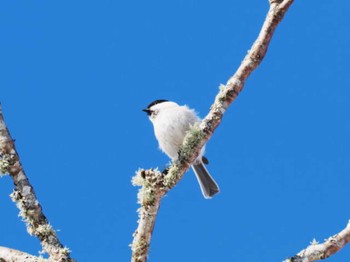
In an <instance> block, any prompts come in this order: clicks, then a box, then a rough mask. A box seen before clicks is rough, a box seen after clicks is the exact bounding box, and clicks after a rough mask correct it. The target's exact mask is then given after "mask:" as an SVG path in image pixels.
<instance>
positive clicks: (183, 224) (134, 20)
mask: <svg viewBox="0 0 350 262" xmlns="http://www.w3.org/2000/svg"><path fill="white" fill-rule="evenodd" d="M267 9H268V1H267V0H266V1H261V0H253V1H246V2H245V1H228V0H227V1H219V2H217V3H213V2H212V1H194V0H187V1H172V2H169V1H128V2H127V1H6V2H4V1H3V2H2V3H1V4H0V32H1V41H0V57H1V59H0V69H1V75H0V90H1V92H0V101H1V103H2V106H3V111H4V115H5V120H6V123H7V125H8V127H9V129H10V131H11V134H12V136H13V137H14V138H15V139H16V146H17V149H18V151H19V154H20V156H21V160H22V163H23V165H24V168H25V170H26V172H27V175H28V176H29V179H30V181H31V182H32V184H33V185H34V187H35V190H36V194H37V196H38V198H39V200H40V202H41V204H42V206H43V208H44V212H45V214H46V216H47V217H48V219H49V220H50V223H51V224H52V225H53V227H54V228H55V229H58V230H59V233H58V234H59V237H60V239H61V240H62V242H63V243H64V245H66V246H68V247H69V248H70V249H71V250H72V251H73V252H72V256H73V257H74V258H76V259H77V260H78V261H87V262H89V261H128V260H129V259H130V249H129V247H128V245H129V244H130V243H131V241H132V233H133V231H134V230H135V228H136V220H137V214H136V209H137V208H138V205H137V204H136V194H137V190H138V189H137V188H135V187H132V185H131V183H130V180H131V177H132V176H133V175H134V172H135V171H136V170H137V169H138V168H139V167H143V168H150V167H157V166H158V167H160V168H163V167H164V166H165V165H166V164H167V163H168V159H167V157H166V156H165V155H163V154H162V153H161V152H160V151H159V150H158V149H157V142H156V140H155V138H154V135H153V129H152V126H151V123H150V122H149V120H148V119H147V117H146V116H145V114H144V113H143V112H142V111H141V109H142V108H144V107H145V106H146V105H147V104H148V103H149V102H151V101H153V100H155V99H159V98H163V99H164V98H165V99H170V100H174V101H176V102H178V103H179V104H187V105H189V106H190V107H193V108H196V110H197V112H198V113H199V115H200V116H202V117H204V116H205V115H206V114H207V112H208V110H209V107H210V105H211V104H212V102H213V100H214V97H215V95H216V93H217V91H218V86H219V84H220V83H225V82H226V81H227V79H228V78H229V77H230V75H231V74H233V73H234V71H235V70H236V68H237V67H238V65H239V64H240V62H241V60H242V59H243V57H244V55H245V54H246V53H247V50H248V49H249V48H250V46H251V44H252V43H253V41H254V40H255V38H256V36H257V34H258V32H259V30H260V27H261V25H262V22H263V20H264V17H265V14H266V12H267ZM349 13H350V3H349V2H348V1H337V3H336V4H335V3H333V2H332V1H317V3H315V1H296V2H295V3H294V4H293V6H292V7H291V9H290V10H289V12H288V14H287V15H286V17H285V19H284V20H283V22H282V23H281V24H280V26H279V27H278V29H277V31H276V34H275V35H274V38H273V40H272V43H271V45H270V47H269V51H268V53H267V55H266V57H265V59H264V61H263V63H262V64H261V65H260V67H259V68H258V69H257V70H256V71H255V72H254V73H253V74H252V75H251V77H250V78H249V80H248V81H247V83H246V86H245V88H244V90H243V92H242V93H241V94H240V96H239V97H238V99H237V100H236V101H235V102H234V103H233V104H232V106H231V107H230V109H229V110H228V111H227V113H226V114H225V116H224V119H223V121H222V124H221V125H220V126H219V128H218V129H217V131H216V133H215V134H214V136H213V137H212V139H211V140H210V141H209V143H208V145H207V157H208V158H209V160H210V164H209V166H208V169H209V170H210V172H211V174H212V175H213V176H214V177H215V179H216V180H217V182H218V183H219V185H220V187H221V193H220V194H219V195H217V196H216V197H215V198H213V199H212V200H205V199H204V198H203V197H202V194H201V192H200V189H199V186H198V185H197V181H196V179H195V176H194V175H193V173H192V171H189V172H188V173H186V175H185V177H184V179H183V180H182V181H181V182H180V183H179V184H178V186H177V187H176V188H174V189H173V190H172V191H171V192H169V193H168V195H167V196H166V197H165V198H164V200H163V202H162V205H161V209H160V213H159V216H158V218H157V222H156V225H155V231H154V235H153V239H152V243H151V251H150V254H149V261H155V262H156V261H168V262H172V261H198V262H209V261H241V262H245V261H247V262H248V261H282V260H283V259H285V258H286V257H288V256H291V255H294V254H295V253H297V252H298V251H299V250H301V249H302V248H304V247H305V246H306V245H307V244H308V243H309V242H310V241H311V240H312V239H313V238H316V239H317V240H319V241H322V240H323V239H325V238H327V237H329V236H330V235H332V234H334V233H336V232H338V231H340V230H341V229H342V228H343V227H345V225H346V223H347V221H348V219H349V218H350V216H349V214H350V207H349V205H348V202H349V198H350V190H349V184H350V176H349V170H350V152H349V148H350V139H349V134H350V118H349V109H350V104H349V100H350V89H349V86H350V80H349V77H348V72H349V59H350V49H349V46H350V37H349V27H350V20H349V17H348V14H349ZM12 190H13V185H12V181H11V179H10V177H4V178H1V179H0V210H1V223H0V245H2V246H8V247H12V248H16V249H20V250H23V251H26V252H29V253H32V254H37V253H38V251H39V250H40V249H41V247H40V244H39V242H38V240H37V239H36V238H34V237H30V236H29V235H28V234H27V233H26V230H25V226H24V224H23V223H22V222H21V221H20V219H19V218H18V217H17V215H18V210H17V209H16V207H15V205H14V204H13V203H12V202H11V200H10V198H9V197H8V195H9V194H10V193H11V192H12ZM349 258H350V247H347V248H345V249H344V250H342V251H341V252H340V253H338V254H337V255H336V256H334V257H332V258H331V259H329V260H328V261H337V262H339V261H340V262H342V261H349Z"/></svg>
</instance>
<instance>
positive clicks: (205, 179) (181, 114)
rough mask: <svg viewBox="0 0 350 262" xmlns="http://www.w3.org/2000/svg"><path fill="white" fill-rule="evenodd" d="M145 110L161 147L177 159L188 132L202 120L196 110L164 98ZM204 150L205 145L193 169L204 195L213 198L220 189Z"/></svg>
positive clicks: (173, 158)
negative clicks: (206, 165)
mask: <svg viewBox="0 0 350 262" xmlns="http://www.w3.org/2000/svg"><path fill="white" fill-rule="evenodd" d="M143 111H144V112H146V113H147V115H148V116H149V119H150V120H151V122H152V124H153V127H154V133H155V136H156V138H157V140H158V143H159V148H160V149H161V150H162V151H163V152H164V153H165V154H167V155H168V156H169V157H170V158H171V159H172V160H176V159H177V158H178V154H179V150H180V147H181V145H182V142H183V140H184V137H185V135H186V132H187V131H188V130H189V129H190V128H191V127H192V126H193V125H194V124H195V123H198V122H200V119H199V117H198V116H197V115H196V113H195V111H194V110H192V109H190V108H188V107H187V106H186V105H185V106H179V105H178V104H176V103H175V102H171V101H168V100H164V99H160V100H155V101H153V102H152V103H150V104H149V105H148V106H147V108H146V109H143ZM204 150H205V146H203V148H202V150H201V152H200V154H199V156H198V157H197V159H196V160H195V161H194V163H193V165H192V169H193V171H194V173H195V174H196V177H197V180H198V182H199V185H200V187H201V190H202V193H203V195H204V197H205V198H211V197H212V196H214V195H215V194H216V193H218V192H220V190H219V187H218V185H217V184H216V182H215V180H214V179H213V178H212V177H211V176H210V174H209V172H208V170H207V169H206V168H205V166H204V164H203V162H205V163H207V159H206V158H205V157H204V156H203V154H204Z"/></svg>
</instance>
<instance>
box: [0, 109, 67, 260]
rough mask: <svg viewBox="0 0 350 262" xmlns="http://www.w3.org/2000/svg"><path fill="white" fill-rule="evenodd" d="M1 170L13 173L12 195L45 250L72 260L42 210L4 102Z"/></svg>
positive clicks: (0, 119) (0, 125)
mask: <svg viewBox="0 0 350 262" xmlns="http://www.w3.org/2000/svg"><path fill="white" fill-rule="evenodd" d="M0 172H1V173H2V174H5V173H8V174H10V176H11V178H12V179H13V182H14V184H15V189H14V191H13V193H12V194H11V198H12V200H13V201H14V202H15V203H16V205H17V207H18V208H19V210H20V213H19V215H20V216H21V217H22V218H23V220H24V221H25V222H26V226H27V231H28V233H29V234H30V235H35V236H37V237H38V238H39V240H40V242H41V245H42V247H43V251H44V252H47V253H48V254H49V256H50V260H51V261H57V262H71V261H73V260H72V259H71V258H70V251H69V249H68V248H65V247H63V245H62V244H61V242H60V241H59V239H58V237H57V235H56V232H55V231H54V230H53V228H52V227H51V225H50V224H49V222H48V220H47V219H46V217H45V215H44V213H43V211H42V208H41V205H40V203H39V201H38V199H37V197H36V195H35V192H34V188H33V186H32V185H31V184H30V182H29V180H28V178H27V176H26V174H25V172H24V169H23V167H22V164H21V162H20V158H19V155H18V153H17V151H16V148H15V143H14V140H13V139H12V137H11V135H10V133H9V130H8V129H7V127H6V124H5V121H4V117H3V114H2V108H1V105H0ZM0 259H1V257H0Z"/></svg>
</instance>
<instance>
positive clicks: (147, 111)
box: [142, 108, 152, 116]
mask: <svg viewBox="0 0 350 262" xmlns="http://www.w3.org/2000/svg"><path fill="white" fill-rule="evenodd" d="M142 111H143V112H146V113H147V115H149V116H150V115H151V114H152V110H150V109H148V108H146V109H142Z"/></svg>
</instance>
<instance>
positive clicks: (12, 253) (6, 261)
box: [0, 246, 48, 262]
mask: <svg viewBox="0 0 350 262" xmlns="http://www.w3.org/2000/svg"><path fill="white" fill-rule="evenodd" d="M23 261H25V262H46V261H48V260H47V259H44V258H42V257H36V256H32V255H30V254H28V253H25V252H22V251H19V250H16V249H11V248H7V247H1V246H0V262H23Z"/></svg>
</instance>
